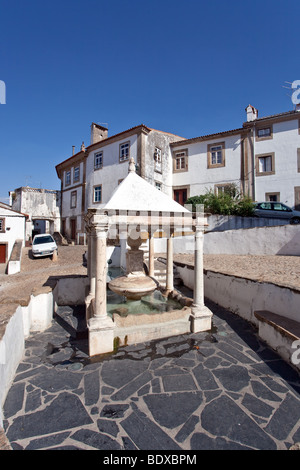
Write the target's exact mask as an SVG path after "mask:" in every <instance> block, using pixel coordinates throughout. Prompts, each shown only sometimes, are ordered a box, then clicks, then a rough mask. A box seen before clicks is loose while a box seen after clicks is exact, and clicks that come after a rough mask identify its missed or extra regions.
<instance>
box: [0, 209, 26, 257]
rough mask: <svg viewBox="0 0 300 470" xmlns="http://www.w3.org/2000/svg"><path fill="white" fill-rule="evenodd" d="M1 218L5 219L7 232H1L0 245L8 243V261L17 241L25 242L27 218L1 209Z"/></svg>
mask: <svg viewBox="0 0 300 470" xmlns="http://www.w3.org/2000/svg"><path fill="white" fill-rule="evenodd" d="M0 217H1V218H3V217H4V218H5V232H0V243H8V248H7V259H9V257H10V254H11V251H12V249H13V246H14V243H15V241H16V240H23V243H24V240H25V217H24V216H23V215H18V214H17V213H16V212H14V211H10V210H8V209H4V208H2V207H0Z"/></svg>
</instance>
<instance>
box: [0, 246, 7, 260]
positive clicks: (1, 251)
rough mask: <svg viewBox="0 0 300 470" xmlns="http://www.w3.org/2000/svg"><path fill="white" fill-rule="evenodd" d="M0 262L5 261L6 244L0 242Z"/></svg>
mask: <svg viewBox="0 0 300 470" xmlns="http://www.w3.org/2000/svg"><path fill="white" fill-rule="evenodd" d="M0 263H1V264H2V263H6V245H5V244H0Z"/></svg>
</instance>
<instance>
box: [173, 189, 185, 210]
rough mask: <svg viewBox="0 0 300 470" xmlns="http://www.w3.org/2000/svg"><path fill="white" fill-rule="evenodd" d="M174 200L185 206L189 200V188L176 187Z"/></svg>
mask: <svg viewBox="0 0 300 470" xmlns="http://www.w3.org/2000/svg"><path fill="white" fill-rule="evenodd" d="M174 200H175V201H176V202H178V204H181V205H182V206H183V205H184V204H185V203H186V200H187V188H181V189H174Z"/></svg>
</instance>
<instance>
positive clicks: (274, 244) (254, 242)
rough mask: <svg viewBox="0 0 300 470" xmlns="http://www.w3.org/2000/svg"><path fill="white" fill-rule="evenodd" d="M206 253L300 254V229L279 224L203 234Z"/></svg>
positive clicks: (295, 226)
mask: <svg viewBox="0 0 300 470" xmlns="http://www.w3.org/2000/svg"><path fill="white" fill-rule="evenodd" d="M203 252H204V254H214V255H215V254H227V255H285V256H292V255H294V256H299V255H300V227H299V226H297V225H280V226H277V227H255V228H249V229H239V230H227V231H226V232H209V233H205V234H204V247H203Z"/></svg>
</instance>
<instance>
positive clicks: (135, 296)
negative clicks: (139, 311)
mask: <svg viewBox="0 0 300 470" xmlns="http://www.w3.org/2000/svg"><path fill="white" fill-rule="evenodd" d="M108 287H109V288H110V290H112V291H113V292H115V293H116V294H118V295H123V296H125V297H126V298H127V299H129V300H140V299H141V298H142V297H144V296H145V295H148V294H151V292H154V291H155V289H156V287H157V285H156V283H155V282H154V281H153V279H152V278H151V277H149V276H146V275H145V274H143V275H138V276H135V275H127V276H120V277H116V278H115V279H113V280H111V281H110V282H109V283H108Z"/></svg>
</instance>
